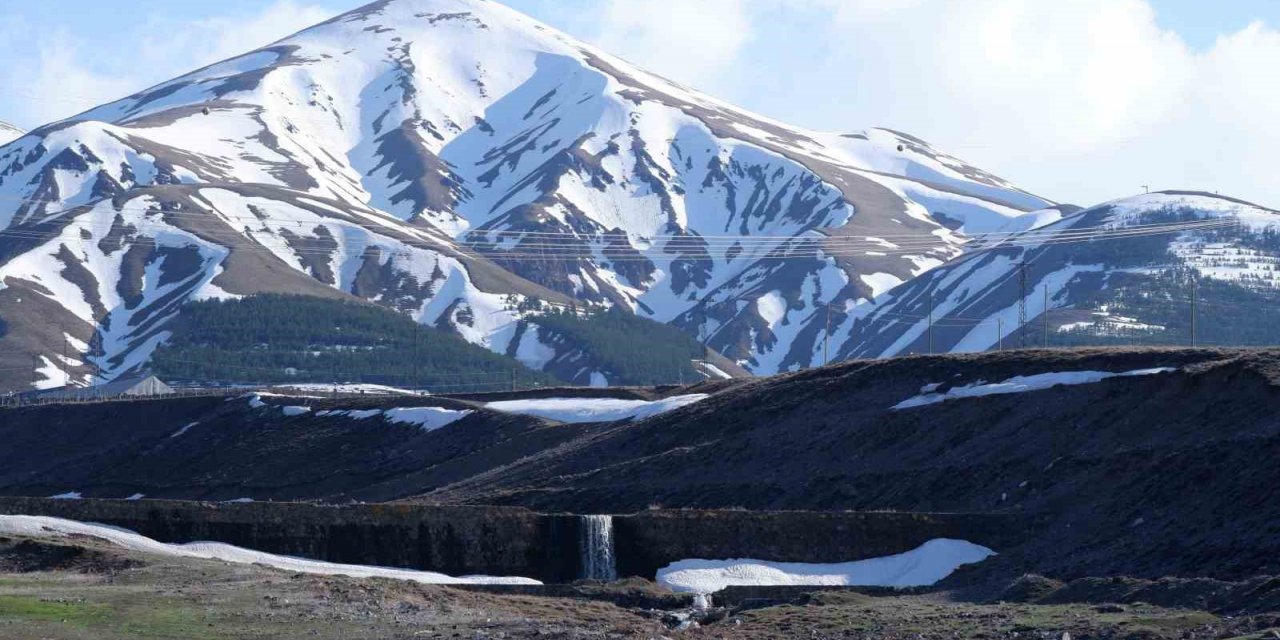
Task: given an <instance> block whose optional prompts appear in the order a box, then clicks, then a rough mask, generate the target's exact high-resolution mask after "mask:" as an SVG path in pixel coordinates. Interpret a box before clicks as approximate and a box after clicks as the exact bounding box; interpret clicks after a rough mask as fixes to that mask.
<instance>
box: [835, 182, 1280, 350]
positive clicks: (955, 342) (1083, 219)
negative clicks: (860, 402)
mask: <svg viewBox="0 0 1280 640" xmlns="http://www.w3.org/2000/svg"><path fill="white" fill-rule="evenodd" d="M1062 213H1067V215H1064V216H1062V217H1061V219H1059V220H1057V221H1054V222H1049V223H1048V224H1044V225H1042V226H1038V227H1036V228H1034V229H1031V230H1026V231H1018V232H1016V233H1013V234H1012V235H1007V236H1001V237H1000V238H998V239H987V240H984V241H983V242H981V243H975V244H974V245H973V246H972V247H970V248H969V249H968V251H967V252H966V253H965V254H964V255H962V256H960V257H959V258H956V259H955V260H952V261H950V262H948V263H947V264H945V265H942V266H940V267H938V268H936V269H934V270H932V271H930V272H928V273H926V274H921V275H920V276H918V277H915V278H911V279H908V280H906V281H905V282H903V283H901V284H899V285H897V286H895V287H893V288H892V289H891V290H889V291H886V292H883V293H882V295H879V296H877V297H876V298H875V299H874V300H870V301H863V302H859V303H858V304H856V305H851V306H850V308H849V310H848V314H847V315H845V316H844V317H842V318H838V322H837V324H838V327H837V328H835V329H834V330H833V336H832V343H833V344H838V345H840V346H839V348H838V350H837V352H838V354H839V357H840V358H841V359H848V358H881V357H892V356H899V355H905V354H912V353H926V352H929V351H932V352H935V353H942V352H952V353H967V352H978V351H985V350H989V349H994V348H997V347H998V346H999V345H1001V344H1003V345H1004V346H1006V347H1008V346H1019V345H1020V343H1021V342H1023V341H1026V342H1027V344H1028V345H1039V344H1041V337H1040V336H1041V334H1042V333H1043V328H1044V325H1045V324H1046V320H1047V321H1048V324H1049V325H1050V327H1049V329H1050V330H1049V333H1050V335H1053V334H1055V333H1063V332H1068V331H1073V330H1074V331H1080V330H1082V329H1087V330H1088V331H1089V332H1090V334H1089V335H1091V336H1092V335H1094V334H1095V333H1096V334H1097V335H1098V336H1105V335H1107V334H1108V332H1109V331H1111V329H1113V328H1114V327H1116V326H1119V325H1121V324H1123V325H1124V326H1126V327H1129V328H1151V329H1158V330H1163V329H1164V327H1163V324H1162V323H1159V322H1152V321H1151V319H1150V318H1140V317H1133V315H1132V314H1131V313H1122V314H1117V313H1114V312H1109V311H1107V309H1108V307H1107V302H1108V300H1107V299H1105V298H1103V299H1101V300H1098V298H1100V297H1102V296H1104V295H1106V293H1105V292H1108V291H1114V290H1115V289H1114V287H1115V285H1116V284H1117V283H1118V282H1123V281H1124V278H1126V277H1127V276H1133V275H1142V276H1145V277H1148V278H1152V277H1161V278H1165V277H1168V276H1167V275H1166V274H1167V273H1168V272H1171V271H1177V272H1181V273H1186V272H1188V271H1190V272H1193V273H1194V274H1195V275H1196V276H1197V277H1199V278H1206V279H1213V280H1219V281H1223V282H1230V283H1239V284H1242V285H1244V286H1245V287H1250V288H1261V289H1266V288H1270V289H1277V288H1280V276H1277V273H1278V271H1277V268H1278V267H1280V250H1277V249H1276V247H1275V241H1274V237H1275V234H1276V232H1277V230H1280V213H1277V212H1276V211H1273V210H1270V209H1266V208H1264V207H1259V206H1257V205H1253V204H1250V203H1247V202H1244V201H1240V200H1236V199H1232V198H1227V197H1223V196H1217V195H1213V194H1205V193H1198V192H1161V193H1151V194H1147V195H1142V196H1136V197H1132V198H1124V199H1120V200H1116V201H1113V202H1109V203H1106V204H1103V205H1099V206H1097V207H1093V208H1090V209H1085V210H1080V211H1075V212H1070V211H1065V212H1064V211H1061V210H1055V211H1054V212H1045V216H1044V219H1045V220H1048V219H1051V218H1052V217H1054V216H1056V215H1059V214H1062ZM1032 215H1037V216H1040V215H1041V214H1038V213H1037V214H1032ZM1021 265H1026V266H1025V270H1026V286H1025V288H1024V287H1023V285H1022V282H1021V273H1020V270H1021V269H1022V268H1023V267H1022V266H1021ZM1099 305H1102V306H1101V307H1100V306H1099ZM1023 308H1025V310H1026V312H1027V320H1028V322H1029V324H1030V326H1029V327H1028V331H1026V332H1025V335H1024V332H1023V331H1022V328H1021V327H1020V326H1019V319H1020V315H1021V313H1020V311H1021V309H1023ZM931 310H932V313H931ZM1095 312H1098V313H1095ZM930 317H932V319H933V326H932V329H931V328H930ZM1057 327H1066V328H1065V329H1062V330H1061V331H1058V330H1057V329H1056V328H1057Z"/></svg>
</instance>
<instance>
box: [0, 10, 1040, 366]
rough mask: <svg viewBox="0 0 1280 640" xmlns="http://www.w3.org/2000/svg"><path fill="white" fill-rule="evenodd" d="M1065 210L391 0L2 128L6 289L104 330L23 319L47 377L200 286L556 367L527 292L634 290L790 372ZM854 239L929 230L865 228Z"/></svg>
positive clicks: (893, 151) (889, 135)
mask: <svg viewBox="0 0 1280 640" xmlns="http://www.w3.org/2000/svg"><path fill="white" fill-rule="evenodd" d="M206 110H207V113H206ZM113 199H114V203H113V202H112V200H113ZM1050 204H1051V203H1049V202H1047V201H1045V200H1043V199H1040V198H1036V197H1034V196H1031V195H1028V194H1026V193H1024V192H1022V191H1020V190H1018V189H1016V188H1015V187H1013V186H1011V185H1009V184H1008V183H1007V182H1005V181H1003V180H1000V179H999V178H996V177H995V176H991V175H990V174H987V173H986V172H983V171H981V170H978V169H976V168H974V167H971V166H969V165H967V164H965V163H963V162H960V161H958V160H956V159H955V158H952V157H950V156H948V155H946V154H945V153H942V152H939V151H937V150H935V149H933V148H932V147H930V146H929V145H927V144H925V143H924V142H922V141H920V140H918V139H915V138H912V137H910V136H907V135H906V134H900V133H896V132H890V131H886V130H880V129H870V130H867V131H865V132H863V133H858V134H851V135H835V134H827V133H820V132H812V131H806V130H803V129H800V128H796V127H791V126H788V125H785V124H782V123H778V122H776V121H773V120H770V119H768V118H764V117H762V116H759V115H756V114H751V113H749V112H746V111H744V110H741V109H737V108H735V107H733V106H731V105H728V104H725V103H724V102H722V101H719V100H715V99H713V98H710V97H708V96H706V95H703V94H700V93H698V92H696V91H693V90H691V89H688V88H685V87H681V86H679V85H676V84H674V83H671V82H668V81H666V80H663V79H661V78H659V77H656V76H654V75H652V74H648V73H646V72H644V71H643V70H641V69H637V68H635V67H633V66H631V65H629V64H627V63H626V62H624V61H622V60H619V59H617V58H614V57H612V56H609V55H608V54H606V53H604V52H601V51H598V50H596V49H594V48H592V47H590V46H588V45H585V44H583V43H581V42H578V41H576V40H573V39H572V38H570V37H569V36H566V35H564V34H562V33H559V32H557V31H555V30H554V29H551V28H549V27H547V26H545V25H541V24H538V23H537V22H535V21H533V20H531V19H529V18H527V17H525V16H522V15H520V14H518V13H516V12H514V11H512V10H510V9H508V8H506V7H504V6H502V5H501V4H499V3H497V2H487V1H482V0H388V1H385V2H378V3H374V4H372V5H369V6H367V7H364V8H362V9H358V10H356V11H353V12H350V13H348V14H346V15H344V16H341V17H338V18H336V19H334V20H331V21H328V22H326V23H324V24H322V25H318V26H316V27H314V28H311V29H308V30H306V31H303V32H301V33H299V34H296V35H295V36H292V37H289V38H286V39H284V40H282V41H280V42H277V43H274V44H272V45H271V46H269V47H266V48H264V49H260V50H258V51H254V52H249V53H247V54H245V55H243V56H239V57H236V58H233V59H231V60H227V61H224V62H221V63H219V64H215V65H212V66H210V67H207V68H205V69H201V70H198V71H195V72H193V73H191V74H188V75H186V76H183V77H180V78H177V79H174V80H172V81H169V82H166V83H163V84H161V85H158V86H156V87H153V88H151V89H148V90H146V91H143V92H141V93H139V94H137V95H135V96H131V97H129V98H126V99H124V100H120V101H117V102H114V103H111V104H108V105H103V106H101V107H99V108H96V109H92V110H90V111H88V112H86V113H84V114H81V115H80V116H77V117H76V118H73V119H70V120H67V121H64V122H59V123H53V124H50V125H47V126H45V127H41V128H39V129H37V130H36V131H34V132H33V133H31V134H29V135H27V136H25V137H23V138H21V139H19V140H16V141H14V142H12V143H10V144H8V145H4V146H2V147H0V226H5V227H8V228H10V229H15V230H23V231H30V230H32V229H36V228H37V227H38V228H39V229H40V231H39V232H40V233H48V231H47V229H48V227H40V226H39V225H42V224H43V225H48V224H53V225H54V226H56V227H57V232H56V234H55V235H50V236H47V241H46V242H44V243H41V244H39V246H35V247H33V248H31V249H28V250H26V251H24V252H22V253H21V254H19V255H16V256H14V257H12V258H10V259H9V260H8V261H7V262H6V263H5V264H0V283H3V284H4V286H7V287H12V288H14V289H18V290H22V292H23V293H24V294H25V295H29V296H30V295H38V296H42V297H45V298H47V299H48V300H49V301H51V302H53V303H56V304H57V305H59V306H62V307H64V308H65V310H66V312H67V317H66V318H65V320H66V323H67V324H68V325H71V326H73V327H74V329H73V330H72V334H73V335H72V337H73V338H74V339H75V340H76V341H77V342H78V343H83V344H85V345H89V344H94V345H101V348H100V349H95V350H92V351H93V352H92V353H90V351H91V350H90V349H88V348H87V347H86V348H85V349H83V350H79V351H81V353H80V354H79V356H80V357H76V358H73V360H74V361H75V362H61V361H59V360H58V359H57V358H56V357H55V355H54V354H57V353H60V352H61V345H62V342H63V339H62V338H61V337H60V336H58V337H55V336H49V335H45V333H46V332H41V331H36V330H35V329H32V330H30V333H33V334H38V335H36V336H34V337H32V338H31V340H32V341H33V342H35V343H37V344H40V345H41V348H40V350H41V351H42V352H43V353H42V354H36V355H45V356H46V357H47V358H48V360H49V365H48V366H47V367H46V368H45V369H43V370H42V371H45V372H46V378H47V380H46V383H45V384H50V385H51V384H54V383H55V381H56V380H60V379H61V377H62V375H63V374H64V373H66V372H70V373H71V374H72V376H73V378H75V379H78V380H81V381H88V380H87V379H88V378H89V377H91V375H94V374H93V372H101V373H99V374H97V375H99V376H100V377H111V376H115V375H118V374H121V373H124V372H127V371H130V370H132V369H136V368H138V367H141V366H143V365H144V364H145V362H146V361H147V359H148V358H149V357H150V354H151V353H152V351H153V350H154V349H155V346H156V345H157V344H159V343H161V342H163V341H164V340H165V339H166V337H167V336H166V334H165V329H164V326H165V324H166V322H168V321H169V320H170V319H172V318H173V317H174V316H175V315H176V314H177V313H179V312H180V308H181V303H182V302H184V301H185V300H188V299H200V298H209V297H217V298H225V297H235V296H240V295H249V294H253V293H259V292H289V293H308V292H316V291H318V290H319V289H328V290H334V289H336V290H340V291H342V292H345V293H346V294H349V295H352V296H356V297H359V298H362V299H366V300H371V301H375V302H378V303H380V304H384V305H387V306H389V307H392V308H394V309H396V310H398V311H401V312H403V313H405V314H407V315H411V316H412V317H414V318H415V319H417V320H419V321H420V322H423V323H425V324H430V325H433V326H439V327H444V328H447V329H449V330H453V331H456V332H458V333H459V334H460V335H462V336H463V337H464V338H465V339H467V340H469V341H471V342H472V343H474V344H478V345H482V346H485V347H487V348H489V349H491V350H493V351H495V352H500V353H507V354H516V353H520V354H523V355H526V356H529V355H530V354H532V355H534V356H538V357H537V358H533V359H534V360H539V359H540V360H542V361H545V362H552V361H553V360H555V355H554V354H557V353H558V354H563V353H566V352H567V350H568V351H571V350H572V349H573V348H576V346H575V345H546V344H540V345H539V344H529V338H528V337H527V332H526V333H525V334H520V335H517V334H518V333H519V331H518V330H517V329H516V327H519V326H520V320H522V319H523V317H524V316H525V315H527V309H529V308H530V306H529V303H530V302H531V300H535V299H536V300H542V301H546V302H548V303H554V304H559V305H567V304H568V303H570V302H571V301H574V300H576V301H577V302H578V303H583V302H585V303H592V304H600V305H615V306H621V307H623V308H626V309H629V310H631V311H634V312H635V313H638V314H641V315H644V316H647V317H650V318H652V319H654V320H657V321H660V322H667V323H674V324H676V325H678V326H680V327H682V328H683V329H685V330H686V331H687V332H688V333H690V334H691V335H699V336H702V337H703V339H704V340H705V341H707V342H708V343H709V344H710V346H711V347H712V348H714V349H716V350H718V351H720V352H722V353H725V354H726V355H728V356H729V357H730V358H731V359H732V360H735V361H737V362H738V363H740V364H742V365H743V366H745V367H747V368H748V369H750V370H752V371H754V372H757V373H773V372H775V371H780V370H786V369H793V368H796V367H800V366H808V365H811V364H814V363H815V362H817V361H818V360H819V358H820V353H821V350H822V349H821V345H820V340H819V339H818V335H817V334H818V332H817V331H816V330H815V329H816V328H817V326H818V324H819V323H820V322H821V320H820V318H823V317H825V311H826V309H827V308H828V307H833V308H836V309H847V308H851V307H853V306H855V305H857V304H858V303H860V302H863V301H865V300H867V299H868V298H869V297H870V296H872V295H873V294H876V293H883V288H884V286H885V283H887V282H892V281H893V280H890V278H896V281H898V282H901V281H905V280H908V279H910V278H911V277H914V276H915V275H917V274H919V273H921V272H922V271H923V270H925V269H928V268H930V267H932V266H935V265H937V264H940V263H942V262H943V261H945V260H947V259H950V258H951V257H954V256H955V255H956V254H957V253H958V251H959V244H960V243H961V242H962V241H963V240H964V237H965V236H964V234H965V233H972V232H974V231H981V230H984V229H988V228H1005V227H1007V226H1008V225H1015V227H1017V225H1019V224H1020V223H1019V222H1018V221H1019V220H1020V219H1021V217H1022V216H1023V212H1024V211H1030V210H1036V209H1043V208H1045V207H1047V206H1049V205H1050ZM940 220H942V221H961V222H962V226H960V227H958V228H957V229H956V230H951V229H948V228H946V227H944V225H943V223H942V222H940ZM1019 228H1025V227H1019ZM863 237H877V238H884V239H886V242H890V243H892V244H895V245H898V246H910V247H913V249H912V250H911V251H896V250H890V251H879V250H876V251H861V250H858V251H854V250H852V249H850V248H848V244H847V239H848V238H863ZM801 238H802V239H804V242H805V243H808V244H807V245H805V246H807V247H809V248H808V249H806V251H807V252H808V255H806V256H805V257H803V258H801V259H796V260H788V261H785V262H784V261H781V260H778V259H777V258H778V256H779V255H783V254H785V253H786V252H788V251H791V250H793V249H792V248H793V247H794V246H796V244H797V242H799V241H798V240H797V239H801ZM819 241H821V242H822V243H826V247H825V248H823V249H822V250H821V251H815V250H813V246H814V243H815V242H819ZM842 243H843V244H842ZM136 265H143V268H142V269H141V271H142V273H141V274H138V273H136V268H135V267H136ZM863 276H870V277H871V278H870V280H867V279H864V278H863ZM868 282H871V283H873V284H868ZM121 291H125V292H136V293H131V294H130V295H121V294H120V292H121ZM15 297H16V296H15ZM0 311H3V309H0ZM766 316H767V317H766ZM108 319H109V321H108ZM15 330H18V331H19V332H21V331H23V328H21V327H16V328H15ZM95 331H96V332H97V333H98V334H100V335H95ZM535 333H536V332H535ZM518 338H519V340H517V339H518ZM534 340H536V336H535V338H534ZM548 351H550V352H553V353H552V354H551V355H548V354H547V353H546V352H548ZM86 354H87V355H86ZM596 373H599V372H585V373H584V374H583V378H584V379H592V378H594V377H596V376H595V374H596Z"/></svg>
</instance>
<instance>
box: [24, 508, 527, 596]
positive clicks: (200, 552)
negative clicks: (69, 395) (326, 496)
mask: <svg viewBox="0 0 1280 640" xmlns="http://www.w3.org/2000/svg"><path fill="white" fill-rule="evenodd" d="M0 534H4V535H11V536H23V537H29V538H41V539H48V538H65V537H69V536H76V535H79V536H92V537H94V538H100V539H103V540H106V541H108V542H111V543H112V544H115V545H117V546H120V547H123V548H125V549H129V550H131V551H138V552H142V553H150V554H156V555H161V556H170V557H180V558H201V559H205V560H221V561H223V562H230V563H234V564H260V565H266V566H268V567H274V568H276V569H281V570H284V571H290V572H294V573H306V574H312V575H333V576H350V577H353V578H390V579H392V580H405V581H409V582H418V583H422V584H528V585H536V584H541V583H540V582H538V581H536V580H531V579H528V578H491V577H485V576H469V577H463V578H454V577H452V576H447V575H444V574H441V573H432V572H429V571H411V570H408V569H391V568H386V567H369V566H362V565H350V564H335V563H331V562H320V561H317V560H305V559H302V558H293V557H289V556H278V555H274V554H270V553H263V552H261V551H252V550H249V549H242V548H240V547H233V546H231V545H227V544H221V543H217V542H193V543H191V544H183V545H176V544H164V543H161V542H157V541H155V540H152V539H151V538H147V537H144V536H141V535H139V534H137V533H133V532H132V531H125V530H123V529H117V528H115V527H108V526H104V525H98V524H86V523H82V522H74V521H71V520H62V519H60V518H45V517H36V516H0Z"/></svg>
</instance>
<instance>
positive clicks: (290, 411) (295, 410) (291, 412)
mask: <svg viewBox="0 0 1280 640" xmlns="http://www.w3.org/2000/svg"><path fill="white" fill-rule="evenodd" d="M308 413H311V407H285V408H284V414H285V415H286V416H289V417H294V416H302V415H306V414H308Z"/></svg>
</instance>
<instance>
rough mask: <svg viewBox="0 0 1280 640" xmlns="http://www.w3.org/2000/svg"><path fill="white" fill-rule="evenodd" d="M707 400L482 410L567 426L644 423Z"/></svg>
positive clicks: (508, 405)
mask: <svg viewBox="0 0 1280 640" xmlns="http://www.w3.org/2000/svg"><path fill="white" fill-rule="evenodd" d="M706 398H707V396H706V394H690V395H687V396H676V397H673V398H666V399H665V400H653V401H648V400H619V399H615V398H545V399H538V400H504V401H501V402H490V403H489V404H487V405H485V407H486V408H488V409H492V410H494V411H501V412H502V413H515V414H520V415H527V416H534V417H536V418H543V419H546V420H555V421H557V422H565V423H568V424H585V423H591V422H618V421H620V420H644V419H645V418H651V417H653V416H656V415H659V414H662V413H666V412H668V411H674V410H676V409H679V408H681V407H686V406H689V405H691V404H693V403H695V402H699V401H701V400H704V399H706Z"/></svg>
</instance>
